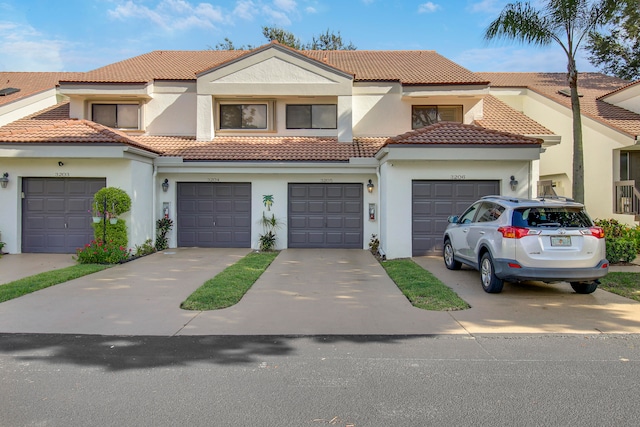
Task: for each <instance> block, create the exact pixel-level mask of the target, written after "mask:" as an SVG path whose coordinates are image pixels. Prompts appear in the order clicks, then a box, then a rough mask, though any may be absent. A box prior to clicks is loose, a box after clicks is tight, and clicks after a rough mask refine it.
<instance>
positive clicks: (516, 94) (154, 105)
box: [0, 43, 640, 258]
mask: <svg viewBox="0 0 640 427" xmlns="http://www.w3.org/2000/svg"><path fill="white" fill-rule="evenodd" d="M563 78H564V75H563V74H543V73H535V74H533V73H532V74H529V73H524V74H523V73H516V74H512V73H473V72H471V71H469V70H466V69H465V68H463V67H461V66H459V65H458V64H455V63H454V62H452V61H450V60H448V59H446V58H444V57H442V56H441V55H439V54H437V53H436V52H434V51H296V50H293V49H290V48H288V47H285V46H282V45H280V44H277V43H270V44H268V45H265V46H262V47H259V48H257V49H255V50H252V51H211V50H210V51H154V52H150V53H148V54H144V55H140V56H137V57H134V58H130V59H127V60H124V61H121V62H117V63H114V64H110V65H107V66H105V67H102V68H99V69H96V70H93V71H89V72H86V73H0V79H1V80H0V83H1V85H0V86H1V87H0V90H2V91H5V93H6V94H5V96H3V97H2V96H0V125H2V126H1V127H0V178H1V177H3V176H5V174H6V179H4V182H2V186H3V187H2V188H0V231H1V232H2V237H1V239H2V241H4V242H6V244H7V246H6V247H5V250H7V251H8V252H10V253H20V252H45V253H47V252H62V253H73V252H75V249H76V248H77V247H81V246H83V245H84V244H85V243H87V242H88V241H89V240H90V239H91V238H92V236H93V231H92V228H91V214H90V213H89V212H88V211H89V210H91V200H92V197H93V194H94V193H95V192H96V191H97V190H98V189H99V188H101V187H104V186H113V187H119V188H121V189H123V190H125V191H126V192H127V193H128V194H129V195H130V197H131V199H132V208H131V211H130V212H128V213H127V214H125V215H124V216H123V219H125V220H126V222H127V227H128V235H129V243H130V245H131V246H133V245H135V244H141V243H143V242H144V241H145V240H146V239H149V238H153V237H154V236H155V224H156V220H157V219H159V218H161V217H162V216H164V215H168V216H169V217H170V218H172V219H173V220H174V228H173V230H172V231H171V234H170V235H169V244H170V246H171V247H192V246H196V247H246V248H258V246H259V243H258V238H259V235H260V234H261V233H262V232H263V230H262V228H261V225H260V223H261V219H262V217H263V215H267V216H269V217H271V216H274V217H275V218H276V219H277V220H278V222H279V223H280V225H281V227H280V228H279V229H278V230H277V248H279V249H282V248H338V247H340V248H356V249H366V248H367V247H368V243H369V241H370V239H371V236H372V235H376V236H377V237H378V238H379V239H380V242H381V249H382V251H383V252H384V254H385V255H386V256H387V257H388V258H399V257H409V256H415V255H437V254H439V253H440V251H441V245H442V242H441V239H442V231H443V229H444V227H445V225H446V220H447V217H448V216H449V215H451V214H455V213H460V212H461V211H462V210H463V209H464V208H465V207H466V206H467V205H468V204H470V203H471V202H473V201H474V200H475V199H477V198H478V197H481V196H483V195H487V194H503V195H512V196H520V197H533V196H536V195H537V194H538V192H539V191H551V189H553V190H554V191H555V192H556V193H558V194H561V195H567V196H570V189H571V185H570V183H571V178H572V177H571V146H572V142H571V112H570V108H568V102H569V101H568V98H567V97H566V96H565V95H564V94H563V93H565V91H566V89H568V88H567V87H566V83H564V81H565V80H563ZM47 79H48V80H47ZM45 80H46V81H45ZM40 81H41V83H40V84H39V85H38V84H36V82H40ZM581 84H582V87H581V92H582V98H581V101H582V104H583V109H584V117H585V169H586V176H587V183H586V204H587V209H588V210H589V211H590V212H591V213H592V216H595V217H601V218H604V217H607V218H609V217H615V218H618V219H620V220H622V221H625V222H628V223H634V221H636V220H637V218H636V216H635V215H636V214H637V213H638V210H637V209H638V193H637V189H636V188H635V187H636V186H638V184H635V182H639V183H640V176H638V174H639V173H640V164H639V162H638V159H639V157H638V156H639V155H640V152H639V151H638V148H640V146H638V144H637V135H638V134H639V133H640V86H639V85H633V84H629V82H626V81H622V80H619V79H615V78H610V77H606V76H603V75H601V74H585V75H584V76H581ZM541 189H542V190H541Z"/></svg>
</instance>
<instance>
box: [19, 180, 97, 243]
mask: <svg viewBox="0 0 640 427" xmlns="http://www.w3.org/2000/svg"><path fill="white" fill-rule="evenodd" d="M105 185H106V180H105V179H104V178H97V179H94V178H23V179H22V191H23V193H24V198H23V201H22V202H23V203H22V252H25V253H61V254H68V253H69V254H70V253H75V252H76V249H77V248H81V247H83V246H84V245H85V244H87V243H89V242H90V241H91V240H92V239H93V238H94V237H93V227H92V226H91V222H92V221H91V213H89V210H90V209H91V203H92V202H93V195H94V194H95V193H96V192H97V191H98V190H100V189H101V188H103V187H105Z"/></svg>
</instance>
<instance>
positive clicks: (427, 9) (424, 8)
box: [418, 1, 440, 13]
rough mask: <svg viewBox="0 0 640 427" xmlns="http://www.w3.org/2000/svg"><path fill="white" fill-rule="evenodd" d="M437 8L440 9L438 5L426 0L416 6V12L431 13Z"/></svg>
mask: <svg viewBox="0 0 640 427" xmlns="http://www.w3.org/2000/svg"><path fill="white" fill-rule="evenodd" d="M438 9H440V5H438V4H435V3H433V2H430V1H428V2H426V3H423V4H421V5H420V6H418V13H433V12H435V11H436V10H438Z"/></svg>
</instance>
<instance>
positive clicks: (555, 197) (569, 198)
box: [536, 194, 575, 202]
mask: <svg viewBox="0 0 640 427" xmlns="http://www.w3.org/2000/svg"><path fill="white" fill-rule="evenodd" d="M536 199H540V200H547V199H549V200H564V201H565V202H574V201H575V200H573V199H572V198H571V197H566V196H557V195H550V194H548V195H546V196H538V197H536Z"/></svg>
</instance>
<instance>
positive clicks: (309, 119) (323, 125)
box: [287, 104, 338, 129]
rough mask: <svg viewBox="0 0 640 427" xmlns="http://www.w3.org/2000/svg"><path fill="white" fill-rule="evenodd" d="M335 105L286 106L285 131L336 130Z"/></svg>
mask: <svg viewBox="0 0 640 427" xmlns="http://www.w3.org/2000/svg"><path fill="white" fill-rule="evenodd" d="M337 116H338V115H337V107H336V105H335V104H306V105H287V129H336V128H337V123H338V120H337Z"/></svg>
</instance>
